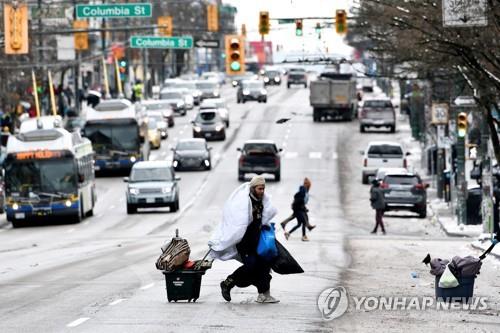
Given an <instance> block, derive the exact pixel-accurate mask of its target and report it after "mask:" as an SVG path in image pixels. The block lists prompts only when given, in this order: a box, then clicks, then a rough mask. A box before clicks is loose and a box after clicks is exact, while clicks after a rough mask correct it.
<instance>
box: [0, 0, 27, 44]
mask: <svg viewBox="0 0 500 333" xmlns="http://www.w3.org/2000/svg"><path fill="white" fill-rule="evenodd" d="M3 8H4V12H3V17H4V28H5V30H4V36H5V37H4V38H5V53H6V54H26V53H28V43H29V41H28V6H27V5H26V4H19V5H16V6H14V5H10V4H4V7H3Z"/></svg>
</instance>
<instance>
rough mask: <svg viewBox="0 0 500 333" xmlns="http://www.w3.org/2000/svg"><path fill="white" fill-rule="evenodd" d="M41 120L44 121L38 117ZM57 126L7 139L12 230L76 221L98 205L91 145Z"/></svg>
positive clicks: (41, 127)
mask: <svg viewBox="0 0 500 333" xmlns="http://www.w3.org/2000/svg"><path fill="white" fill-rule="evenodd" d="M42 118H43V117H42ZM60 126H61V125H60V122H59V121H56V122H55V123H54V124H53V125H51V126H47V127H49V128H47V129H45V128H44V120H43V119H40V120H39V126H38V128H37V129H33V130H26V131H24V132H22V133H20V134H18V135H15V136H11V137H10V138H9V140H8V143H7V156H6V158H5V161H4V168H5V194H6V200H5V211H6V214H7V220H8V221H11V222H12V224H13V226H14V227H17V226H21V225H23V224H26V223H27V222H31V221H34V220H43V219H48V220H51V219H53V218H55V217H64V218H67V219H68V220H70V221H71V222H79V221H81V220H82V218H83V217H85V216H91V215H92V214H93V209H94V205H95V202H96V189H95V177H94V165H93V164H94V161H93V157H94V152H93V150H92V144H91V142H90V141H89V140H88V139H86V138H83V137H81V135H80V134H79V133H78V132H74V133H70V132H68V131H67V130H65V129H63V128H61V127H60Z"/></svg>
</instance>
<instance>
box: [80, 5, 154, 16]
mask: <svg viewBox="0 0 500 333" xmlns="http://www.w3.org/2000/svg"><path fill="white" fill-rule="evenodd" d="M76 17H77V18H79V19H82V18H90V17H99V18H123V17H151V4H150V3H115V4H103V5H76Z"/></svg>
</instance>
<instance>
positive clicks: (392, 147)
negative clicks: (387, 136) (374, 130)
mask: <svg viewBox="0 0 500 333" xmlns="http://www.w3.org/2000/svg"><path fill="white" fill-rule="evenodd" d="M408 155H410V153H406V154H404V153H403V147H402V146H401V144H399V143H397V142H390V141H372V142H370V143H369V144H368V147H367V148H366V150H365V151H364V152H363V170H362V172H361V181H362V183H363V184H368V180H369V177H374V176H375V174H376V173H377V170H378V169H379V168H405V169H406V168H407V167H408V163H407V161H406V156H408Z"/></svg>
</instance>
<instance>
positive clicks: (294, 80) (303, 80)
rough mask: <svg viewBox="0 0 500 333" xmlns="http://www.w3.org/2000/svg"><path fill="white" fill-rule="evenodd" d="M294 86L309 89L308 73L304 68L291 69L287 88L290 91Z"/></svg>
mask: <svg viewBox="0 0 500 333" xmlns="http://www.w3.org/2000/svg"><path fill="white" fill-rule="evenodd" d="M292 84H300V85H304V88H307V73H306V71H305V70H304V69H302V68H290V69H289V70H288V76H287V80H286V87H287V88H288V89H290V87H291V86H292Z"/></svg>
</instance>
